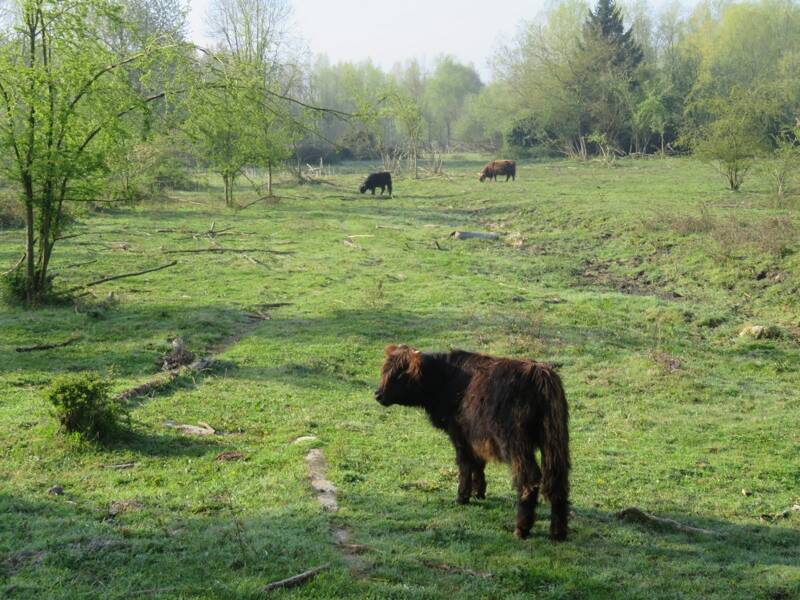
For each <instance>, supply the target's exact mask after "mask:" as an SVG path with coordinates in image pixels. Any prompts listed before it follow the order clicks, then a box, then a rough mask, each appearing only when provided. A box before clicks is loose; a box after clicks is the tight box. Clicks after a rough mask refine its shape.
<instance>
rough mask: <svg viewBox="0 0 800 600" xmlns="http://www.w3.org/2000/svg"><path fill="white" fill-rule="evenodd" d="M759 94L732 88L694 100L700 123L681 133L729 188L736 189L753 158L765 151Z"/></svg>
mask: <svg viewBox="0 0 800 600" xmlns="http://www.w3.org/2000/svg"><path fill="white" fill-rule="evenodd" d="M760 100H761V96H760V95H759V94H753V93H751V92H745V91H736V92H734V93H732V94H731V95H730V96H726V97H715V98H712V99H710V100H706V101H702V102H698V103H697V104H696V105H695V106H694V107H693V108H694V110H696V111H698V112H699V113H701V116H700V119H701V122H702V124H701V125H698V126H697V128H696V129H695V130H694V131H692V130H688V131H687V132H686V133H685V135H686V136H687V139H688V140H689V141H690V144H691V147H692V148H693V150H694V152H695V154H696V155H697V157H698V158H700V159H701V160H704V161H707V162H713V163H714V164H715V165H716V167H717V170H718V171H719V173H720V175H722V177H723V178H724V179H725V181H726V183H727V184H728V187H729V188H730V189H731V190H732V191H738V190H739V188H740V187H741V185H742V183H743V182H744V179H745V176H746V175H747V173H748V171H749V170H750V168H751V166H752V164H753V159H754V158H756V157H757V156H761V155H763V154H765V153H766V151H767V147H768V146H767V138H766V136H765V134H764V127H763V119H764V117H765V115H764V113H763V112H762V107H763V103H762V102H761V101H760Z"/></svg>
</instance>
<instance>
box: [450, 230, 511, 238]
mask: <svg viewBox="0 0 800 600" xmlns="http://www.w3.org/2000/svg"><path fill="white" fill-rule="evenodd" d="M450 237H451V238H453V239H456V240H469V239H478V240H496V239H499V238H500V235H499V234H497V233H492V232H487V231H454V232H453V233H451V234H450Z"/></svg>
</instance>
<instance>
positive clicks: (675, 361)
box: [649, 350, 682, 373]
mask: <svg viewBox="0 0 800 600" xmlns="http://www.w3.org/2000/svg"><path fill="white" fill-rule="evenodd" d="M649 355H650V358H651V359H652V360H653V362H654V363H656V364H657V365H658V366H659V367H661V368H662V369H663V370H664V372H666V373H674V372H675V371H679V370H680V368H681V365H682V363H681V360H680V359H679V358H676V357H674V356H670V355H669V354H667V353H666V352H661V351H660V350H651V351H650V352H649Z"/></svg>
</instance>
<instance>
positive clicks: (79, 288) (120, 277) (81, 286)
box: [64, 260, 178, 294]
mask: <svg viewBox="0 0 800 600" xmlns="http://www.w3.org/2000/svg"><path fill="white" fill-rule="evenodd" d="M177 264H178V261H177V260H173V261H172V262H171V263H169V264H166V265H161V266H160V267H154V268H152V269H145V270H144V271H136V272H135V273H123V274H122V275H112V276H110V277H103V278H102V279H97V280H96V281H90V282H89V283H86V284H84V285H78V286H75V287H74V288H70V289H68V290H67V291H66V292H64V293H65V294H71V293H72V292H77V291H78V290H83V289H86V288H87V287H91V286H93V285H100V284H101V283H106V282H107V281H114V280H115V279H123V278H125V277H136V276H137V275H144V274H145V273H154V272H156V271H161V270H163V269H168V268H169V267H174V266H175V265H177Z"/></svg>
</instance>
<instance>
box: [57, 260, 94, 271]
mask: <svg viewBox="0 0 800 600" xmlns="http://www.w3.org/2000/svg"><path fill="white" fill-rule="evenodd" d="M96 262H97V259H96V258H95V259H94V260H87V261H86V262H82V263H72V264H70V265H64V266H63V267H61V268H62V269H75V268H77V267H85V266H86V265H91V264H94V263H96Z"/></svg>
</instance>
